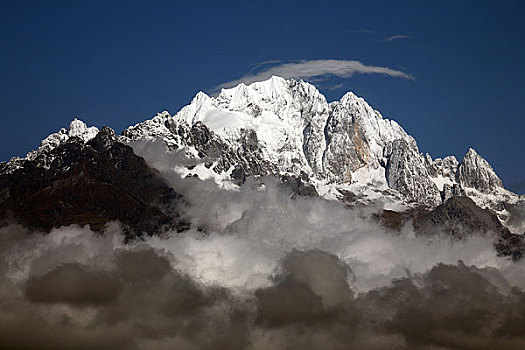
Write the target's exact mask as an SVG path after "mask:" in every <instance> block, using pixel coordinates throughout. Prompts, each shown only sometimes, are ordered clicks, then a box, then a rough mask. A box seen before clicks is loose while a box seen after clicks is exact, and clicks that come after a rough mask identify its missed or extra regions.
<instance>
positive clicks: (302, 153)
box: [124, 76, 520, 215]
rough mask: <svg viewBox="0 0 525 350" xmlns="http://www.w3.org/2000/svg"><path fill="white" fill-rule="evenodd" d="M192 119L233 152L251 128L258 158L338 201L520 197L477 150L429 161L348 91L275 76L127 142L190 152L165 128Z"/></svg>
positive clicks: (131, 134) (204, 98)
mask: <svg viewBox="0 0 525 350" xmlns="http://www.w3.org/2000/svg"><path fill="white" fill-rule="evenodd" d="M197 123H202V124H204V125H205V126H206V127H207V128H208V129H209V130H211V131H212V133H213V134H214V135H215V137H217V138H218V139H220V140H221V141H222V142H224V143H225V144H226V145H228V147H229V148H231V149H233V150H242V148H243V141H242V140H244V139H243V136H242V135H244V134H245V132H246V130H250V131H253V132H254V134H255V137H256V143H257V147H258V149H259V150H260V153H261V154H262V158H263V159H265V160H266V161H268V162H269V163H271V164H273V165H275V166H276V168H277V170H278V172H279V173H281V174H294V175H296V176H300V175H301V174H306V175H307V176H308V177H309V178H310V181H311V182H312V183H313V184H314V185H315V186H316V188H317V190H318V192H319V193H321V194H324V195H325V196H326V197H327V198H338V197H339V195H338V194H340V192H341V191H339V190H342V191H351V192H352V193H355V194H358V195H360V196H362V197H363V198H365V199H369V200H374V199H379V198H382V199H384V198H393V199H392V202H396V203H398V204H400V205H402V204H409V205H425V206H429V207H434V206H436V205H438V204H439V203H441V202H442V201H443V200H444V199H447V198H449V197H450V196H453V195H462V194H466V193H471V194H472V196H473V197H475V198H474V199H475V200H476V201H477V202H478V203H484V204H485V205H484V207H493V209H494V210H498V209H501V203H500V202H501V201H503V200H505V201H509V200H510V201H517V200H518V199H519V198H520V196H517V195H514V194H513V193H511V192H509V191H507V190H505V189H504V188H503V187H502V183H501V180H500V179H499V178H498V176H497V175H496V174H495V172H494V170H493V169H492V167H491V166H490V165H489V164H488V162H487V161H486V160H484V159H483V158H482V157H481V156H480V155H479V154H477V153H476V152H475V151H474V150H472V149H471V150H469V152H468V153H467V155H466V156H465V157H464V159H463V160H462V161H461V162H459V161H458V160H457V159H456V158H455V157H453V156H449V157H445V158H444V159H439V158H438V159H435V160H433V159H432V158H431V157H430V156H429V155H428V154H427V155H423V154H421V153H420V152H419V149H418V146H417V143H416V141H415V140H414V138H413V137H412V136H410V135H408V134H407V133H406V132H405V131H404V130H403V128H402V127H401V126H400V125H399V124H398V123H396V122H395V121H393V120H389V119H385V118H383V116H382V115H381V114H380V113H379V112H378V111H377V110H374V109H373V108H372V107H371V106H370V105H369V104H368V103H367V102H366V101H365V100H364V99H363V98H360V97H358V96H356V95H355V94H353V93H352V92H348V93H346V94H345V95H344V96H343V97H342V98H341V99H340V100H339V101H334V102H331V103H328V101H327V100H326V98H325V97H324V96H323V94H321V93H320V92H319V90H317V88H316V87H315V86H314V85H312V84H309V83H307V82H304V81H302V80H301V81H295V80H293V79H292V80H285V79H283V78H280V77H275V76H274V77H272V78H270V79H268V80H266V81H262V82H256V83H253V84H250V85H245V84H239V85H238V86H236V87H234V88H230V89H223V90H221V92H220V94H219V95H218V96H217V97H210V96H208V95H206V94H205V93H203V92H199V93H197V95H196V96H195V98H194V99H193V100H192V101H191V103H190V104H189V105H187V106H185V107H183V108H182V109H181V110H180V111H179V112H178V113H177V114H176V115H174V116H171V115H170V114H169V113H167V112H163V113H162V114H159V115H157V116H156V117H154V118H153V119H151V120H149V121H145V122H143V123H140V124H137V125H135V126H132V127H130V128H128V129H127V130H126V131H125V132H124V135H125V136H124V139H125V140H128V141H129V140H135V139H139V138H148V137H149V138H151V137H153V136H154V137H161V138H164V139H165V141H166V142H167V143H168V144H171V145H172V146H175V148H180V147H182V148H191V149H192V150H191V152H188V153H190V154H195V153H196V152H198V150H196V149H195V147H196V145H190V146H189V145H187V144H185V142H184V141H183V140H182V139H183V137H182V139H181V137H179V136H176V135H175V136H174V133H173V132H172V131H170V128H171V130H175V129H177V128H178V127H180V126H181V125H186V126H187V127H191V126H192V125H196V124H197ZM167 125H171V127H167ZM197 146H198V145H197ZM197 148H198V147H197ZM211 170H214V169H213V168H211ZM469 189H473V190H474V191H475V192H474V191H468V190H469ZM466 190H467V191H466ZM473 193H477V195H474V194H473ZM489 197H490V198H492V199H491V200H485V199H486V198H489ZM500 199H501V201H500ZM410 203H412V204H410ZM498 212H500V213H501V214H502V215H504V212H503V211H501V210H498Z"/></svg>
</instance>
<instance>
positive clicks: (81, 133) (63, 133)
mask: <svg viewBox="0 0 525 350" xmlns="http://www.w3.org/2000/svg"><path fill="white" fill-rule="evenodd" d="M98 131H99V130H98V128H97V127H95V126H90V127H88V126H87V125H86V123H84V122H83V121H81V120H78V119H77V118H74V119H73V120H72V121H71V123H70V124H69V127H68V128H67V129H66V128H62V129H60V130H59V131H57V132H55V133H53V134H51V135H49V136H48V137H46V138H45V139H43V140H42V142H40V147H38V149H36V150H34V151H31V152H29V153H28V154H27V155H26V156H25V158H19V157H13V158H11V160H10V161H9V162H8V163H7V164H6V166H5V168H4V169H3V172H6V173H11V172H13V171H15V170H16V169H18V168H19V167H20V166H21V165H22V163H23V162H24V161H25V160H35V159H36V158H37V157H39V156H42V157H41V158H42V159H41V164H40V165H41V166H42V167H44V168H46V167H49V165H50V164H51V162H52V161H53V159H52V158H50V157H46V156H45V155H46V154H47V153H48V152H49V151H51V150H52V149H54V148H56V147H58V146H60V145H61V144H62V143H64V142H66V141H67V140H69V139H70V138H71V137H79V138H81V139H82V140H83V141H84V143H86V142H88V141H89V140H91V139H92V138H94V137H95V136H96V135H97V133H98Z"/></svg>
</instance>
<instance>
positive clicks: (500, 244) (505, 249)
mask: <svg viewBox="0 0 525 350" xmlns="http://www.w3.org/2000/svg"><path fill="white" fill-rule="evenodd" d="M414 226H415V227H416V229H417V230H418V232H419V233H420V234H434V233H438V232H444V233H447V234H450V235H452V236H453V237H456V238H458V239H463V238H466V237H468V236H471V235H473V234H486V235H490V236H493V237H494V238H495V243H494V246H495V248H496V250H497V252H498V253H499V254H500V255H503V256H510V257H511V258H512V259H514V260H518V259H520V258H521V257H522V256H523V254H524V253H525V240H524V239H523V236H520V235H514V234H512V233H510V231H509V230H508V229H507V228H506V227H504V226H503V225H502V224H501V222H500V221H499V219H498V217H497V215H496V214H494V213H493V212H491V211H490V210H488V209H481V208H480V207H478V206H477V205H476V204H475V203H474V201H472V199H470V198H468V197H460V196H454V197H452V198H450V199H448V200H447V201H445V202H444V203H443V204H441V205H439V206H438V207H436V208H435V209H434V210H432V211H430V212H428V213H427V214H424V215H421V216H419V217H416V218H415V221H414Z"/></svg>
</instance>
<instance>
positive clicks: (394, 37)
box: [385, 35, 410, 41]
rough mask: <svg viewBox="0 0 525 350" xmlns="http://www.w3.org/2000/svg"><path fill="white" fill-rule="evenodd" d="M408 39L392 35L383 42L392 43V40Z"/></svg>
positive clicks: (403, 36)
mask: <svg viewBox="0 0 525 350" xmlns="http://www.w3.org/2000/svg"><path fill="white" fill-rule="evenodd" d="M408 38H410V37H409V36H408V35H393V36H391V37H388V38H386V39H385V41H394V40H400V39H408Z"/></svg>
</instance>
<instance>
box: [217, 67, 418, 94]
mask: <svg viewBox="0 0 525 350" xmlns="http://www.w3.org/2000/svg"><path fill="white" fill-rule="evenodd" d="M354 74H383V75H388V76H391V77H395V78H402V79H414V77H413V76H412V75H410V74H408V73H405V72H403V71H400V70H396V69H392V68H388V67H380V66H368V65H366V64H364V63H362V62H359V61H353V60H305V61H301V62H298V63H282V64H278V65H275V66H272V67H270V68H267V69H265V70H263V71H261V72H257V73H248V74H246V75H244V76H243V77H241V78H239V79H236V80H232V81H228V82H225V83H222V84H220V85H218V86H217V87H216V88H215V90H220V89H222V88H229V87H233V86H236V85H238V84H240V83H245V84H250V83H253V82H256V81H263V80H267V79H269V78H271V77H272V76H273V75H277V76H280V77H283V78H285V79H290V78H294V79H310V78H319V77H327V76H336V77H341V78H348V77H351V76H352V75H354Z"/></svg>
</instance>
